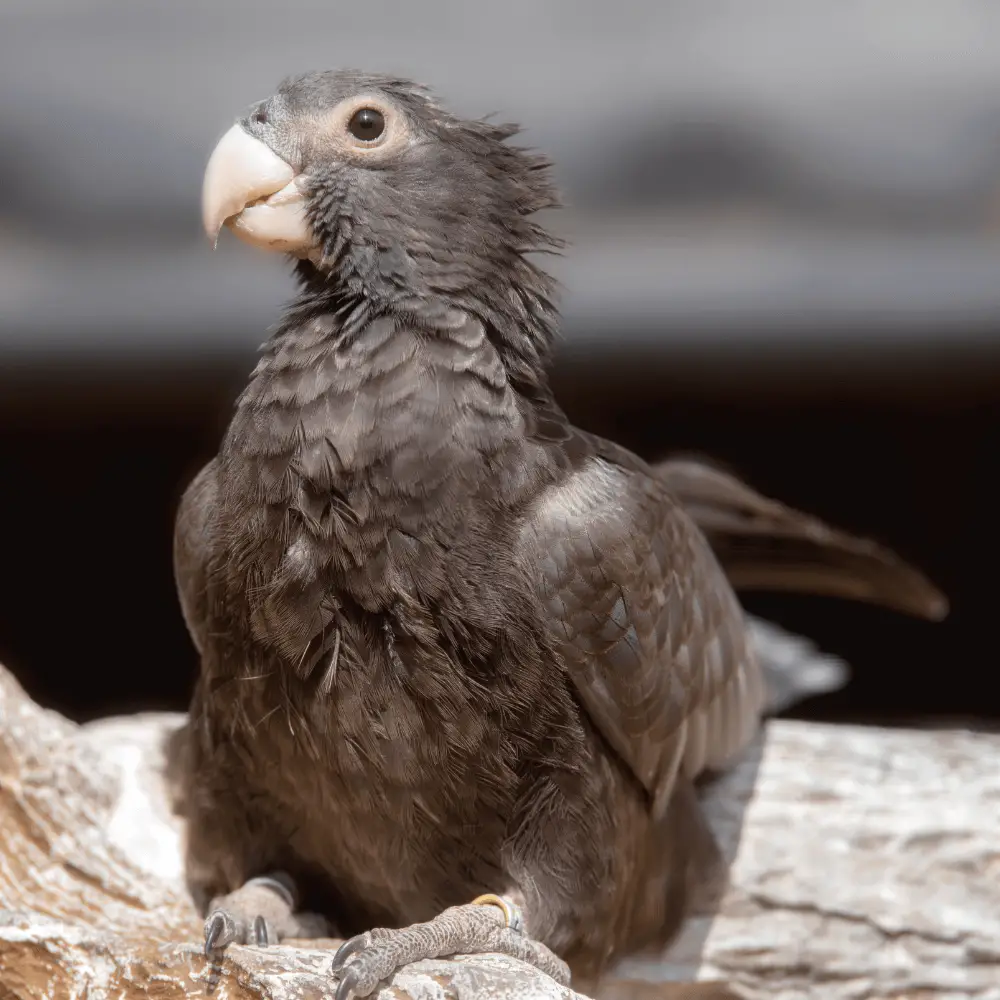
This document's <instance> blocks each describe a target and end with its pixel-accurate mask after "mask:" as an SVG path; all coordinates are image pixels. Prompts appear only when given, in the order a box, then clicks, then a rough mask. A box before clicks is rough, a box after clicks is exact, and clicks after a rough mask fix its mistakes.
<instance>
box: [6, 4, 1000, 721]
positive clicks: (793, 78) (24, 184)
mask: <svg viewBox="0 0 1000 1000" xmlns="http://www.w3.org/2000/svg"><path fill="white" fill-rule="evenodd" d="M251 8H253V10H251ZM256 9H257V8H256V7H255V6H254V5H253V4H242V5H240V6H239V7H237V5H236V4H235V0H224V2H217V3H213V4H210V5H202V4H195V3H193V2H190V3H176V4H172V5H169V6H167V5H161V6H157V7H153V6H152V5H148V6H143V5H134V4H126V3H125V2H123V0H114V2H111V0H108V2H101V0H74V2H73V3H70V2H69V0H44V2H42V0H31V2H28V0H8V2H7V3H5V4H4V8H3V11H2V12H0V90H2V93H3V94H4V96H3V98H2V99H0V127H2V134H3V136H4V141H3V143H2V146H0V458H2V462H3V466H2V468H3V475H2V484H3V485H2V489H0V526H2V538H3V552H4V599H3V601H2V603H0V660H2V661H3V662H5V663H6V664H7V665H8V666H10V667H11V668H12V669H13V670H14V671H15V672H16V674H17V675H18V677H19V678H20V679H21V680H22V681H23V683H24V684H25V685H26V687H27V688H28V690H29V691H30V693H31V694H32V695H33V696H34V697H36V698H37V699H39V700H41V701H42V702H44V703H45V704H47V705H50V706H52V707H55V708H58V709H59V710H61V711H64V712H66V713H68V714H69V715H71V716H73V717H75V718H79V719H82V718H90V717H94V716H97V715H103V714H107V713H110V712H120V711H128V710H132V709H136V708H183V707H184V705H185V704H186V700H187V696H188V692H189V690H190V686H191V683H192V679H193V676H194V670H195V661H194V655H193V650H192V648H191V646H190V643H189V641H188V639H187V636H186V634H185V632H184V628H183V623H182V621H181V617H180V613H179V610H178V607H177V603H176V599H175V597H174V592H173V581H172V575H171V567H170V533H171V526H172V517H173V512H174V508H175V505H176V502H177V499H178V497H179V494H180V491H181V489H182V488H183V485H184V484H185V483H186V481H187V480H188V479H189V478H190V477H191V476H192V475H193V474H194V472H195V471H196V469H197V468H198V466H199V465H200V464H201V463H202V462H203V461H205V460H206V459H207V458H208V457H209V456H210V455H211V453H212V450H213V448H214V447H215V444H216V442H217V441H218V438H219V436H220V434H221V431H222V428H223V427H224V425H225V422H226V419H227V414H228V411H229V408H230V406H231V402H232V399H233V398H234V396H235V394H236V393H237V392H238V390H239V387H240V384H241V381H242V380H243V379H245V378H246V376H247V374H248V372H249V371H250V369H251V368H252V365H253V352H254V349H255V346H256V344H257V343H259V342H260V341H261V340H262V339H263V337H264V334H265V330H266V328H267V327H268V326H269V325H270V324H271V323H273V322H274V321H275V319H276V318H277V316H278V313H279V309H280V306H281V303H282V302H283V301H284V300H285V299H286V298H287V297H288V295H289V294H290V293H291V282H290V280H289V278H288V275H287V268H285V267H284V266H283V265H282V264H281V262H279V261H276V260H271V259H269V258H267V257H266V255H259V254H254V253H253V252H251V251H248V250H247V249H246V248H244V247H241V246H239V245H237V244H236V243H235V242H234V241H232V240H225V239H224V240H223V242H222V243H221V245H220V249H219V251H218V252H217V253H215V254H214V255H213V254H212V253H211V252H210V250H209V249H208V247H207V246H206V245H205V244H204V242H203V240H202V238H201V236H200V234H199V231H198V218H197V210H198V197H199V186H200V179H201V171H202V169H203V166H204V162H205V159H206V157H207V154H208V151H209V149H210V148H211V145H212V143H213V141H214V140H215V138H216V137H217V136H218V135H219V134H220V133H221V132H222V131H223V130H224V128H225V127H226V126H227V125H228V124H229V122H230V121H231V120H232V118H233V117H234V116H235V115H236V114H237V113H239V112H240V111H241V109H242V108H243V107H244V106H245V105H247V104H248V103H249V102H251V101H252V100H255V99H258V98H261V97H263V96H265V95H266V94H267V93H268V92H270V91H271V90H273V88H274V86H275V85H276V83H277V82H278V81H279V80H280V79H281V77H282V76H284V75H285V74H287V73H290V72H297V71H300V70H304V69H309V68H322V67H332V66H338V65H362V66H365V67H368V68H376V69H378V68H384V69H389V70H393V71H399V72H402V73H407V74H410V75H414V76H416V77H418V78H420V79H422V80H425V81H426V82H429V83H430V84H432V85H434V86H435V87H436V89H437V90H438V91H439V92H440V93H441V94H442V96H443V97H444V98H445V99H446V100H447V101H448V102H449V103H450V104H452V105H453V106H455V107H457V108H458V109H459V110H462V111H467V112H470V113H477V114H479V113H486V112H489V111H493V110H499V111H500V112H501V114H502V116H503V117H505V118H512V119H515V120H520V121H522V122H524V123H525V124H526V126H527V130H528V131H527V135H526V141H527V142H529V143H531V144H533V145H536V146H539V147H542V148H544V149H545V150H546V151H547V152H549V153H550V154H551V155H552V156H553V157H554V159H555V160H556V163H557V170H558V174H559V177H560V180H561V181H562V183H563V185H564V187H565V188H566V190H567V200H568V201H569V207H568V208H567V209H566V210H565V211H564V212H563V213H561V217H559V218H558V219H557V220H555V224H556V225H557V226H558V228H559V229H560V231H561V232H563V233H564V234H565V235H567V236H568V237H569V238H570V240H571V244H572V245H571V249H570V251H569V253H568V254H567V256H566V257H565V258H564V259H563V260H560V261H557V262H556V263H555V268H556V270H557V273H558V276H559V278H560V279H561V280H562V282H563V284H564V286H565V296H564V301H565V310H564V313H565V342H564V344H563V347H562V350H561V352H560V355H559V361H558V365H557V369H556V372H555V375H554V377H555V381H556V384H557V388H558V392H559V395H560V398H561V400H562V401H563V403H564V404H565V406H566V408H567V409H568V411H569V412H570V414H571V415H572V416H573V417H574V419H575V420H576V421H577V422H578V423H579V424H581V425H582V426H585V427H587V428H590V429H592V430H595V431H598V432H600V433H602V434H605V435H608V436H610V437H614V438H616V439H617V440H619V441H621V442H623V443H625V444H627V445H629V446H631V447H633V448H635V449H636V450H637V451H639V452H640V453H642V454H643V455H646V456H648V457H659V456H662V455H663V454H665V453H667V452H669V451H672V450H676V449H681V450H695V451H702V452H705V453H708V454H710V455H712V456H714V457H717V458H719V459H721V460H722V461H724V462H725V463H726V464H728V465H729V466H730V467H731V468H733V469H734V470H735V471H737V472H739V473H740V474H742V475H743V476H745V477H746V478H748V479H749V480H750V481H751V482H752V483H753V484H754V485H755V486H756V487H757V488H758V489H761V490H763V491H765V492H767V493H770V494H772V495H776V496H778V497H780V498H781V499H783V500H785V501H787V502H791V503H793V504H796V505H798V506H801V507H804V508H806V509H808V510H810V511H813V512H815V513H818V514H820V515H821V516H823V517H825V518H827V519H829V520H830V521H833V522H835V523H836V524H838V525H841V526H843V527H847V528H850V529H853V530H856V531H859V532H863V533H866V534H870V535H873V536H875V537H877V538H879V539H880V540H882V541H884V542H886V543H888V544H890V545H892V546H893V547H895V548H896V549H897V550H899V551H900V552H901V553H903V554H904V555H905V556H907V557H908V558H910V559H911V560H913V561H914V562H916V563H917V564H918V565H920V566H921V567H922V568H923V569H924V570H925V571H927V572H928V573H929V574H930V575H931V576H932V577H933V578H934V579H935V580H936V581H937V582H938V583H939V584H940V585H941V586H942V587H943V588H944V589H945V591H946V592H947V593H948V595H949V597H950V598H951V600H952V604H953V612H952V615H951V617H950V618H949V619H948V621H947V622H945V623H943V624H938V625H932V624H927V623H923V622H917V621H912V620H909V619H905V618H902V617H900V616H898V615H895V614H892V613H889V612H883V611H880V610H877V609H872V608H866V607H861V606H857V605H852V604H848V603H845V602H840V601H833V600H819V599H806V598H794V599H792V598H788V597H765V596H761V595H755V596H753V597H752V598H748V599H747V604H748V606H749V607H750V608H751V609H752V610H753V611H755V612H757V613H759V614H761V615H764V616H767V617H770V618H772V619H774V620H776V621H778V622H780V623H782V624H783V625H785V626H786V627H787V628H789V629H791V630H793V631H798V632H801V633H803V634H806V635H808V636H810V637H811V638H813V639H814V640H815V641H816V642H817V644H818V645H820V646H821V647H822V648H823V649H826V650H829V651H831V652H834V653H836V654H838V655H840V656H843V657H844V658H845V659H847V660H848V661H849V662H850V663H851V665H852V667H853V679H852V682H851V683H850V685H849V686H848V687H847V688H845V689H844V690H843V691H840V692H837V693H834V694H829V695H824V696H822V697H819V698H815V699H812V700H811V701H809V702H807V703H803V704H800V705H798V706H796V707H795V708H793V709H792V710H791V714H794V715H798V716H800V717H808V718H816V719H830V720H863V721H879V722H887V723H890V724H912V723H915V722H916V723H925V722H930V723H935V724H943V723H945V722H951V721H956V720H958V721H961V722H963V723H967V724H975V725H996V724H997V722H998V720H1000V697H998V696H997V695H996V694H995V693H994V692H995V688H996V686H995V678H994V676H993V675H994V674H995V669H994V668H993V666H992V659H993V654H992V649H993V635H992V633H993V624H994V622H993V615H992V604H993V595H994V589H995V588H994V583H993V575H992V570H993V565H994V563H995V561H996V559H997V556H998V554H1000V538H998V531H997V527H996V522H995V520H994V511H995V510H996V509H997V508H998V504H1000V487H998V486H997V485H996V481H995V480H993V478H992V475H990V471H991V466H992V465H993V464H994V456H995V454H996V449H997V443H998V440H1000V437H998V430H1000V280H998V278H1000V241H998V239H997V224H998V220H1000V199H998V190H1000V189H998V187H997V185H998V181H1000V60H997V59H996V58H995V55H996V53H995V44H994V43H993V42H992V41H991V40H995V39H996V38H997V37H1000V35H998V31H1000V24H998V23H997V22H998V21H1000V12H998V11H997V9H996V8H995V7H994V6H992V5H991V4H990V3H989V2H988V0H980V2H978V3H967V4H963V5H961V6H959V5H953V6H952V5H935V4H924V3H918V2H916V0H910V2H908V3H906V4H905V5H904V4H893V3H890V4H883V5H833V4H829V3H825V2H822V3H821V2H819V0H788V2H773V3H771V2H768V3H760V4H755V5H754V6H753V9H752V10H749V9H747V8H745V7H743V6H742V5H740V4H720V5H711V9H710V8H709V6H706V5H703V4H700V3H698V2H697V0H688V2H667V3H664V2H655V3H654V2H652V0H647V2H638V0H628V2H616V3H614V4H610V3H597V2H593V0H592V2H588V3H576V2H574V3H568V2H554V0H553V2H550V3H539V2H535V0H532V2H528V0H518V2H511V3H507V4H504V5H486V4H481V5H480V4H468V3H462V4H459V3H454V4H452V3H446V2H444V0H434V2H433V3H424V4H421V5H419V12H418V11H417V10H416V6H414V8H412V9H411V8H408V7H400V6H399V5H395V4H382V3H369V4H366V5H364V6H363V8H362V7H357V8H356V9H354V8H351V9H348V8H347V5H339V6H338V5H332V4H312V3H306V2H302V0H297V2H295V3H291V4H287V5H286V7H285V9H284V11H283V13H282V14H281V15H280V16H276V14H275V10H274V8H273V5H272V7H271V8H265V7H261V8H260V10H259V11H258V12H257V13H256V14H255V13H253V11H254V10H256ZM890 56H891V58H890ZM515 67H516V71H515Z"/></svg>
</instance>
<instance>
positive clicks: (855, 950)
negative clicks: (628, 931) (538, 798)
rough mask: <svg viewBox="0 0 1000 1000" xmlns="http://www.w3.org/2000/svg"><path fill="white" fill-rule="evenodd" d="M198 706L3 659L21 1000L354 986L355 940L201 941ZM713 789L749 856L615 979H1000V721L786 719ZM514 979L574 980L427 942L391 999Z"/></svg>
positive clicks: (5, 830)
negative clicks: (184, 797)
mask: <svg viewBox="0 0 1000 1000" xmlns="http://www.w3.org/2000/svg"><path fill="white" fill-rule="evenodd" d="M183 722H184V718H183V716H180V715H163V714H160V715H150V714H147V715H137V716H133V717H129V718H116V719H107V720H102V721H100V722H96V723H91V724H89V725H84V726H77V725H75V724H73V723H71V722H69V721H67V720H66V719H64V718H63V717H61V716H59V715H58V714H56V713H54V712H50V711H46V710H44V709H42V708H39V707H38V706H37V705H36V704H34V703H33V702H32V701H31V699H30V698H28V696H27V695H26V694H25V693H24V691H23V690H22V689H21V688H20V687H19V685H18V684H17V682H16V681H15V680H14V679H13V678H12V677H11V675H10V674H9V673H7V672H6V671H4V670H3V669H2V668H0V998H2V1000H10V998H16V1000H27V998H31V1000H35V998H49V997H51V998H62V997H67V998H69V997H74V998H76V997H79V998H84V997H86V998H89V1000H104V998H109V1000H110V998H112V997H114V998H116V1000H133V998H157V1000H161V998H162V1000H174V998H182V997H184V998H188V997H191V998H193V997H208V996H212V997H214V998H217V1000H230V998H250V1000H264V998H268V1000H293V998H295V1000H299V998H302V1000H305V998H315V1000H320V998H325V997H332V994H333V984H332V983H331V980H330V978H329V976H328V973H327V970H328V967H329V962H330V958H331V952H330V949H331V948H332V947H333V946H334V945H335V942H333V941H329V942H309V946H308V947H303V948H297V947H294V946H286V945H283V946H281V947H276V948H271V949H267V950H259V949H255V948H239V947H235V948H232V949H230V951H229V952H228V954H227V957H226V959H225V961H224V963H223V964H222V965H221V966H213V965H211V964H209V963H208V962H206V960H205V959H204V957H203V956H202V955H201V952H200V947H199V941H200V937H201V920H200V919H199V917H198V915H197V914H196V913H195V911H194V909H193V907H192V905H191V903H190V900H189V899H188V896H187V893H186V891H185V888H184V885H183V881H182V878H181V869H182V861H181V858H182V843H183V832H184V831H183V822H182V820H181V819H180V818H178V817H177V816H176V815H174V813H173V810H172V801H173V792H172V783H171V781H170V777H169V776H170V763H171V760H172V749H171V748H172V737H173V736H174V734H176V732H177V730H178V728H179V727H180V726H182V725H183ZM705 801H706V804H707V810H708V813H709V816H710V820H711V823H712V826H713V828H714V829H715V831H716V833H717V836H718V837H719V839H720V841H721V843H722V845H723V848H724V850H725V851H726V854H727V856H728V857H729V858H730V859H731V860H732V867H731V871H730V879H731V884H730V886H729V888H728V890H727V892H726V895H725V898H724V900H723V903H722V906H721V909H720V911H719V913H718V914H716V915H714V916H712V917H698V918H695V919H692V920H691V921H690V922H689V924H688V926H687V928H686V930H685V932H684V934H683V935H682V938H681V939H680V940H679V941H678V942H677V943H676V944H675V946H674V947H673V948H672V949H671V950H670V952H669V953H668V954H667V955H666V956H662V957H656V958H649V959H642V960H632V961H630V962H628V963H627V964H626V965H625V966H624V967H623V968H622V969H621V970H620V973H621V976H622V981H620V982H618V983H617V984H612V985H609V988H608V990H607V991H606V995H607V996H609V997H610V996H612V995H613V996H616V997H636V998H637V997H640V996H655V986H652V985H650V986H643V985H641V984H639V983H635V982H632V980H635V979H643V980H651V981H653V982H654V983H655V981H658V980H664V979H677V978H684V977H690V976H691V975H692V974H696V975H697V976H698V977H699V978H707V979H715V978H721V979H726V980H728V981H730V982H731V983H732V984H734V985H735V986H736V987H737V988H738V989H740V990H741V991H742V992H743V993H744V994H745V995H746V996H747V997H748V998H751V1000H756V998H760V1000H764V998H768V1000H774V998H782V1000H783V998H788V1000H791V998H798V997H810V998H812V997H816V998H821V1000H826V998H829V1000H877V998H885V1000H889V998H892V1000H904V998H906V1000H911V998H912V1000H925V998H926V1000H929V998H942V1000H943V998H959V997H962V998H966V997H977V998H986V1000H994V998H998V1000H1000V834H998V832H997V831H998V829H1000V737H998V736H994V735H985V734H973V733H965V732H960V731H887V730H876V729H863V728H856V727H846V726H817V725H805V724H800V723H791V722H775V723H771V724H770V725H769V726H768V727H767V730H766V733H765V737H764V738H763V739H762V740H760V741H758V743H757V745H756V747H755V751H754V752H752V753H750V754H748V755H747V756H746V758H745V759H744V760H743V762H742V763H741V764H740V765H739V766H738V767H737V768H735V769H734V770H733V771H732V772H731V773H729V774H727V775H725V776H724V777H722V778H721V779H719V780H717V781H716V782H714V783H713V784H712V785H710V786H709V787H707V788H706V790H705ZM626 980H628V981H626ZM604 995H605V991H603V990H602V997H603V996H604ZM513 996H518V997H537V998H539V1000H541V998H556V997H559V998H572V997H573V996H574V994H573V993H572V992H571V991H567V990H564V989H562V988H561V987H559V986H557V985H556V984H555V983H554V982H553V981H551V980H548V979H547V978H546V977H544V976H543V975H541V974H540V973H538V972H536V971H535V970H533V969H531V968H529V967H527V966H524V965H522V964H521V963H518V962H516V961H514V960H511V959H507V958H502V957H493V956H485V957H476V958H469V959H456V960H453V961H435V962H421V963H417V964H415V965H413V966H411V967H409V968H408V969H406V970H405V971H403V972H401V973H400V974H399V975H397V976H396V977H395V978H394V980H393V981H392V983H391V984H390V985H387V986H386V987H384V988H383V989H382V990H381V994H380V1000H390V998H392V1000H403V998H406V997H413V998H421V1000H422V998H425V997H426V998H431V997H433V998H446V997H448V998H451V997H454V998H458V1000H500V998H506V997H513Z"/></svg>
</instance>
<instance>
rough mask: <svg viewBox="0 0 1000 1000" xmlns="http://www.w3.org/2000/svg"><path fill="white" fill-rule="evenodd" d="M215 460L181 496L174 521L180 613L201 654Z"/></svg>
mask: <svg viewBox="0 0 1000 1000" xmlns="http://www.w3.org/2000/svg"><path fill="white" fill-rule="evenodd" d="M215 498H216V478H215V459H213V460H212V461H211V462H209V463H208V464H207V465H206V466H205V467H204V468H203V469H202V470H201V472H199V473H198V475H196V476H195V477H194V479H193V480H192V481H191V483H190V485H189V486H188V488H187V489H186V490H185V491H184V495H183V496H182V497H181V502H180V505H179V507H178V508H177V517H176V519H175V521H174V580H175V582H176V584H177V595H178V597H179V598H180V602H181V613H182V614H183V615H184V621H185V623H186V624H187V627H188V632H190V633H191V639H192V641H193V642H194V645H195V648H196V649H197V650H198V652H199V653H202V652H204V648H205V637H206V635H207V632H208V624H207V614H208V606H207V602H206V599H205V575H206V566H207V562H208V546H209V534H208V532H209V517H210V515H211V513H212V510H213V509H214V507H215Z"/></svg>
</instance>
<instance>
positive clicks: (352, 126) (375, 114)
mask: <svg viewBox="0 0 1000 1000" xmlns="http://www.w3.org/2000/svg"><path fill="white" fill-rule="evenodd" d="M347 130H348V132H350V133H351V135H353V136H354V138H355V139H360V140H361V141H362V142H374V141H375V140H376V139H377V138H379V136H381V135H382V133H383V132H384V131H385V116H384V115H383V114H382V112H381V111H376V110H375V109H374V108H361V109H360V110H359V111H355V112H354V114H353V115H351V120H350V121H349V122H348V123H347Z"/></svg>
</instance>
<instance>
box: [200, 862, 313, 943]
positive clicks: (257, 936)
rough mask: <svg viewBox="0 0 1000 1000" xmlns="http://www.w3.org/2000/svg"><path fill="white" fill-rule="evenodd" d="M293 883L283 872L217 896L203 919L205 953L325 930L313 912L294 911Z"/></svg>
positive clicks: (297, 936) (246, 883)
mask: <svg viewBox="0 0 1000 1000" xmlns="http://www.w3.org/2000/svg"><path fill="white" fill-rule="evenodd" d="M295 907H296V894H295V885H294V883H293V882H292V880H291V878H289V877H288V875H286V874H285V873H284V872H272V873H271V874H270V875H261V876H259V877H257V878H252V879H250V880H249V881H248V882H245V883H244V884H243V885H242V886H240V888H239V889H237V890H236V891H235V892H231V893H229V895H227V896H217V897H216V898H215V899H213V900H212V902H211V903H210V904H209V907H208V919H207V920H206V921H205V955H206V956H207V957H212V956H213V955H216V956H217V955H218V954H220V953H221V952H222V951H223V950H224V949H225V948H226V947H227V946H228V945H231V944H255V945H260V946H261V947H266V946H267V945H269V944H277V943H278V942H279V941H281V940H282V939H284V938H317V937H323V936H324V935H325V934H326V932H327V925H326V921H325V920H324V919H323V917H321V916H319V915H318V914H315V913H297V912H296V909H295Z"/></svg>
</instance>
